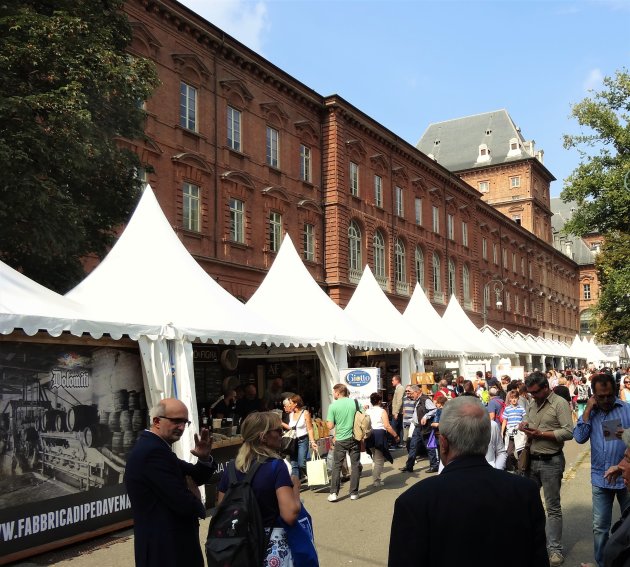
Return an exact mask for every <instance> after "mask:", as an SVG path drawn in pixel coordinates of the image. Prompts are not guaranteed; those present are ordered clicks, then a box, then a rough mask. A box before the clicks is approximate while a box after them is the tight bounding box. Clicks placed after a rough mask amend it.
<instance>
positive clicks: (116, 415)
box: [107, 411, 120, 432]
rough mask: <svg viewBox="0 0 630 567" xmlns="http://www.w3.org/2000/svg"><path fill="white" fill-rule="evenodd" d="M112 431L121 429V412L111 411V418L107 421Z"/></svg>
mask: <svg viewBox="0 0 630 567" xmlns="http://www.w3.org/2000/svg"><path fill="white" fill-rule="evenodd" d="M107 425H108V426H109V430H110V431H115V432H118V431H120V412H119V411H112V412H110V413H109V420H108V422H107Z"/></svg>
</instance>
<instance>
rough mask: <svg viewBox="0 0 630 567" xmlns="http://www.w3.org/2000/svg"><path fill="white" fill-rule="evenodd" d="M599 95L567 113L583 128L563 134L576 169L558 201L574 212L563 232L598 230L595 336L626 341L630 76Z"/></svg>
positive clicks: (621, 74) (619, 76)
mask: <svg viewBox="0 0 630 567" xmlns="http://www.w3.org/2000/svg"><path fill="white" fill-rule="evenodd" d="M603 85H604V87H603V89H602V90H601V91H599V92H595V93H593V94H592V96H591V97H587V98H585V99H584V100H583V101H581V102H579V103H578V104H576V105H575V106H574V107H573V109H572V116H573V117H574V118H575V119H576V120H577V122H578V124H579V125H580V126H581V127H582V128H583V129H584V130H585V131H584V132H583V133H581V134H576V135H566V136H565V137H564V146H565V148H567V149H577V150H578V152H579V153H580V158H581V159H580V165H579V166H578V167H577V168H576V169H575V171H573V173H572V174H571V175H570V176H569V177H568V178H567V179H566V180H565V188H564V190H563V191H562V195H561V197H562V199H563V200H564V201H565V202H569V201H573V202H575V203H576V204H577V208H576V211H575V213H574V214H573V216H572V218H571V219H570V220H569V221H568V222H567V223H566V224H565V226H564V229H563V230H564V232H566V233H570V234H575V235H578V236H584V235H586V234H589V233H596V232H599V233H600V234H601V235H602V236H603V237H604V242H605V244H604V246H603V248H602V251H601V252H600V253H599V255H598V257H597V262H596V265H597V269H598V274H599V282H600V297H599V300H598V303H597V307H596V316H597V327H596V331H595V333H596V336H597V338H598V339H599V340H603V341H605V342H611V343H617V342H624V343H627V342H629V339H630V236H629V235H628V233H629V232H630V74H629V73H628V71H627V70H625V69H624V70H622V71H618V72H617V73H616V74H615V76H614V77H606V78H605V79H604V83H603Z"/></svg>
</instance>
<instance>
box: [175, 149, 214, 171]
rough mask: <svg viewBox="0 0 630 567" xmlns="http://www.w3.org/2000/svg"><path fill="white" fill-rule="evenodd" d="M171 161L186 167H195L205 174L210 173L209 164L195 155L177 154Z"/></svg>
mask: <svg viewBox="0 0 630 567" xmlns="http://www.w3.org/2000/svg"><path fill="white" fill-rule="evenodd" d="M171 160H172V161H174V162H178V163H185V164H188V165H192V166H194V167H196V168H197V169H201V170H202V171H205V172H206V173H212V167H211V166H210V164H209V163H208V162H207V161H206V160H205V159H203V158H202V157H200V156H198V155H196V154H192V153H182V154H177V155H174V156H173V157H172V158H171Z"/></svg>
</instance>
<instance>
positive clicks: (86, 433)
mask: <svg viewBox="0 0 630 567" xmlns="http://www.w3.org/2000/svg"><path fill="white" fill-rule="evenodd" d="M102 431H103V429H102V426H100V425H99V424H98V423H97V424H94V425H88V426H87V427H84V428H83V430H82V431H81V440H82V441H83V443H84V444H85V446H86V447H100V446H101V445H102V444H103V440H102Z"/></svg>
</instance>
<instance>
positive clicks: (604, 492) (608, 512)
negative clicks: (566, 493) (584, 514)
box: [592, 486, 630, 567]
mask: <svg viewBox="0 0 630 567" xmlns="http://www.w3.org/2000/svg"><path fill="white" fill-rule="evenodd" d="M592 492H593V548H594V551H595V562H596V563H597V565H598V567H603V565H604V546H605V545H606V542H607V541H608V536H609V535H610V524H611V523H612V511H613V504H614V503H615V496H616V497H617V502H619V509H620V511H621V512H623V511H624V510H625V509H626V508H627V507H628V504H630V496H628V490H627V489H625V488H618V489H615V488H600V487H599V486H593V487H592Z"/></svg>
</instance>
